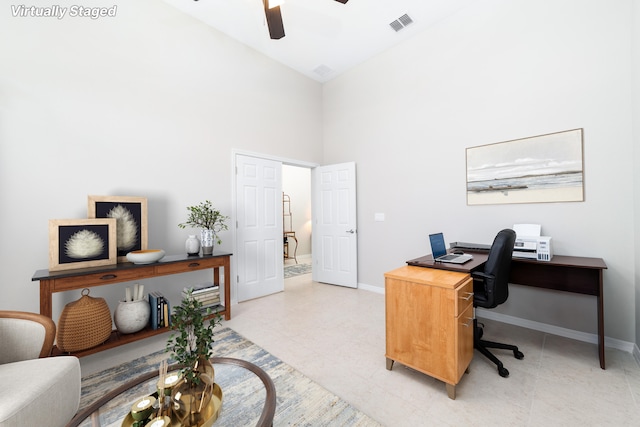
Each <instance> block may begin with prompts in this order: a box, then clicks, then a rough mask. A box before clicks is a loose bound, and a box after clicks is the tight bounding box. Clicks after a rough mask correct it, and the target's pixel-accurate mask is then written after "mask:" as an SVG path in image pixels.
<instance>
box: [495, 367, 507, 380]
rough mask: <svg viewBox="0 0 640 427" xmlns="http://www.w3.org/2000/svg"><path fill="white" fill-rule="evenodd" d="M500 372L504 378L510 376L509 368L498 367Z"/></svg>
mask: <svg viewBox="0 0 640 427" xmlns="http://www.w3.org/2000/svg"><path fill="white" fill-rule="evenodd" d="M498 374H500V376H501V377H502V378H507V377H508V376H509V371H508V370H507V368H498Z"/></svg>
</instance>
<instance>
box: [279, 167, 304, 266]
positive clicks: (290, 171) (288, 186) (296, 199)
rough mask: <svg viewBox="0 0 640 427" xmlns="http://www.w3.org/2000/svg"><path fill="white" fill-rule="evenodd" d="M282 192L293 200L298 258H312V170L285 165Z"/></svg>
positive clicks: (291, 253) (291, 204) (293, 224)
mask: <svg viewBox="0 0 640 427" xmlns="http://www.w3.org/2000/svg"><path fill="white" fill-rule="evenodd" d="M282 191H284V193H285V194H287V195H289V197H290V200H291V203H290V206H291V212H292V216H291V221H292V231H295V232H296V239H298V250H297V252H296V257H300V256H302V257H304V256H311V169H309V168H303V167H297V166H289V165H283V166H282ZM287 221H288V220H287ZM293 244H294V243H291V244H290V247H289V250H290V252H289V255H290V256H293V249H294V248H293V246H291V245H293ZM298 261H299V260H298Z"/></svg>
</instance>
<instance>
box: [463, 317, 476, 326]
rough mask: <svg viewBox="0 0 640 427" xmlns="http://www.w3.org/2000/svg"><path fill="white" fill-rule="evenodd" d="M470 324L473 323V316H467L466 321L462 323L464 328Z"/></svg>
mask: <svg viewBox="0 0 640 427" xmlns="http://www.w3.org/2000/svg"><path fill="white" fill-rule="evenodd" d="M471 325H473V318H472V317H467V322H466V323H463V324H462V326H464V327H465V328H468V327H469V326H471Z"/></svg>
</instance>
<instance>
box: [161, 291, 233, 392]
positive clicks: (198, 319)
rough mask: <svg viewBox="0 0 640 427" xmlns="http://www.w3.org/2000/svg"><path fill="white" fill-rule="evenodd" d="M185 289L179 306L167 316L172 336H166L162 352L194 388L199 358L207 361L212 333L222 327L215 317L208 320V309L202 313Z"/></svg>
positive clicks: (198, 304) (218, 318)
mask: <svg viewBox="0 0 640 427" xmlns="http://www.w3.org/2000/svg"><path fill="white" fill-rule="evenodd" d="M192 292H193V289H189V290H188V292H187V295H185V296H184V297H183V298H182V302H181V303H180V305H179V306H177V307H175V308H174V310H173V313H172V314H171V329H173V330H175V331H176V332H174V333H172V334H171V335H170V336H169V340H168V341H167V346H166V348H165V351H167V352H171V353H172V357H173V359H175V361H176V362H177V363H179V364H181V365H183V368H182V370H181V373H182V375H183V376H184V378H185V379H186V380H187V381H189V382H191V383H193V384H198V383H199V382H200V378H198V375H197V374H196V372H195V371H194V367H195V365H196V361H197V360H198V358H199V357H200V356H203V357H206V358H207V359H209V358H211V355H212V354H211V345H212V344H213V342H214V339H213V330H214V328H215V327H216V325H219V324H221V323H222V316H220V314H218V313H216V314H215V316H214V317H212V318H211V319H210V320H207V318H208V317H210V316H211V314H212V311H211V308H207V309H203V308H202V303H201V302H200V301H198V300H197V299H195V298H194V297H193V295H192Z"/></svg>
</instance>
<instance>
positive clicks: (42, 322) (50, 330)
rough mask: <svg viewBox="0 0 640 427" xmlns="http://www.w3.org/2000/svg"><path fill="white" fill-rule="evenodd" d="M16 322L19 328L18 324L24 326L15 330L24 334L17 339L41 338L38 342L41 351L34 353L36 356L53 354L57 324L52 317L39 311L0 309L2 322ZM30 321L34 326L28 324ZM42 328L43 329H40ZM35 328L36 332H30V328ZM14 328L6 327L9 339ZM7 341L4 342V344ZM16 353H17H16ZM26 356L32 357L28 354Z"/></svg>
mask: <svg viewBox="0 0 640 427" xmlns="http://www.w3.org/2000/svg"><path fill="white" fill-rule="evenodd" d="M12 322H15V323H14V326H15V327H16V328H18V325H20V324H23V325H25V326H24V327H19V331H18V330H16V331H15V332H16V333H18V334H23V335H21V336H19V337H17V339H18V340H19V341H20V342H25V339H26V341H29V339H31V340H33V339H34V337H37V339H39V340H40V342H39V343H38V344H37V345H38V347H39V353H38V354H34V355H32V356H34V357H36V356H37V357H47V356H49V355H50V354H51V350H52V348H53V342H54V340H55V338H56V324H55V323H54V322H53V320H52V319H50V318H48V317H46V316H43V315H41V314H38V313H30V312H25V311H11V310H0V323H3V324H6V323H8V324H9V325H10V324H11V323H12ZM29 323H32V324H33V325H32V326H28V325H29ZM39 328H41V329H39ZM30 329H31V330H33V331H34V332H35V334H32V333H29V332H28V331H29V330H30ZM13 331H14V330H13V329H12V328H11V327H8V325H5V327H4V333H5V338H6V339H7V340H9V338H11V333H12V332H13ZM4 344H5V343H3V345H4ZM14 355H15V354H14ZM26 358H31V357H29V356H27V357H26Z"/></svg>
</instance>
